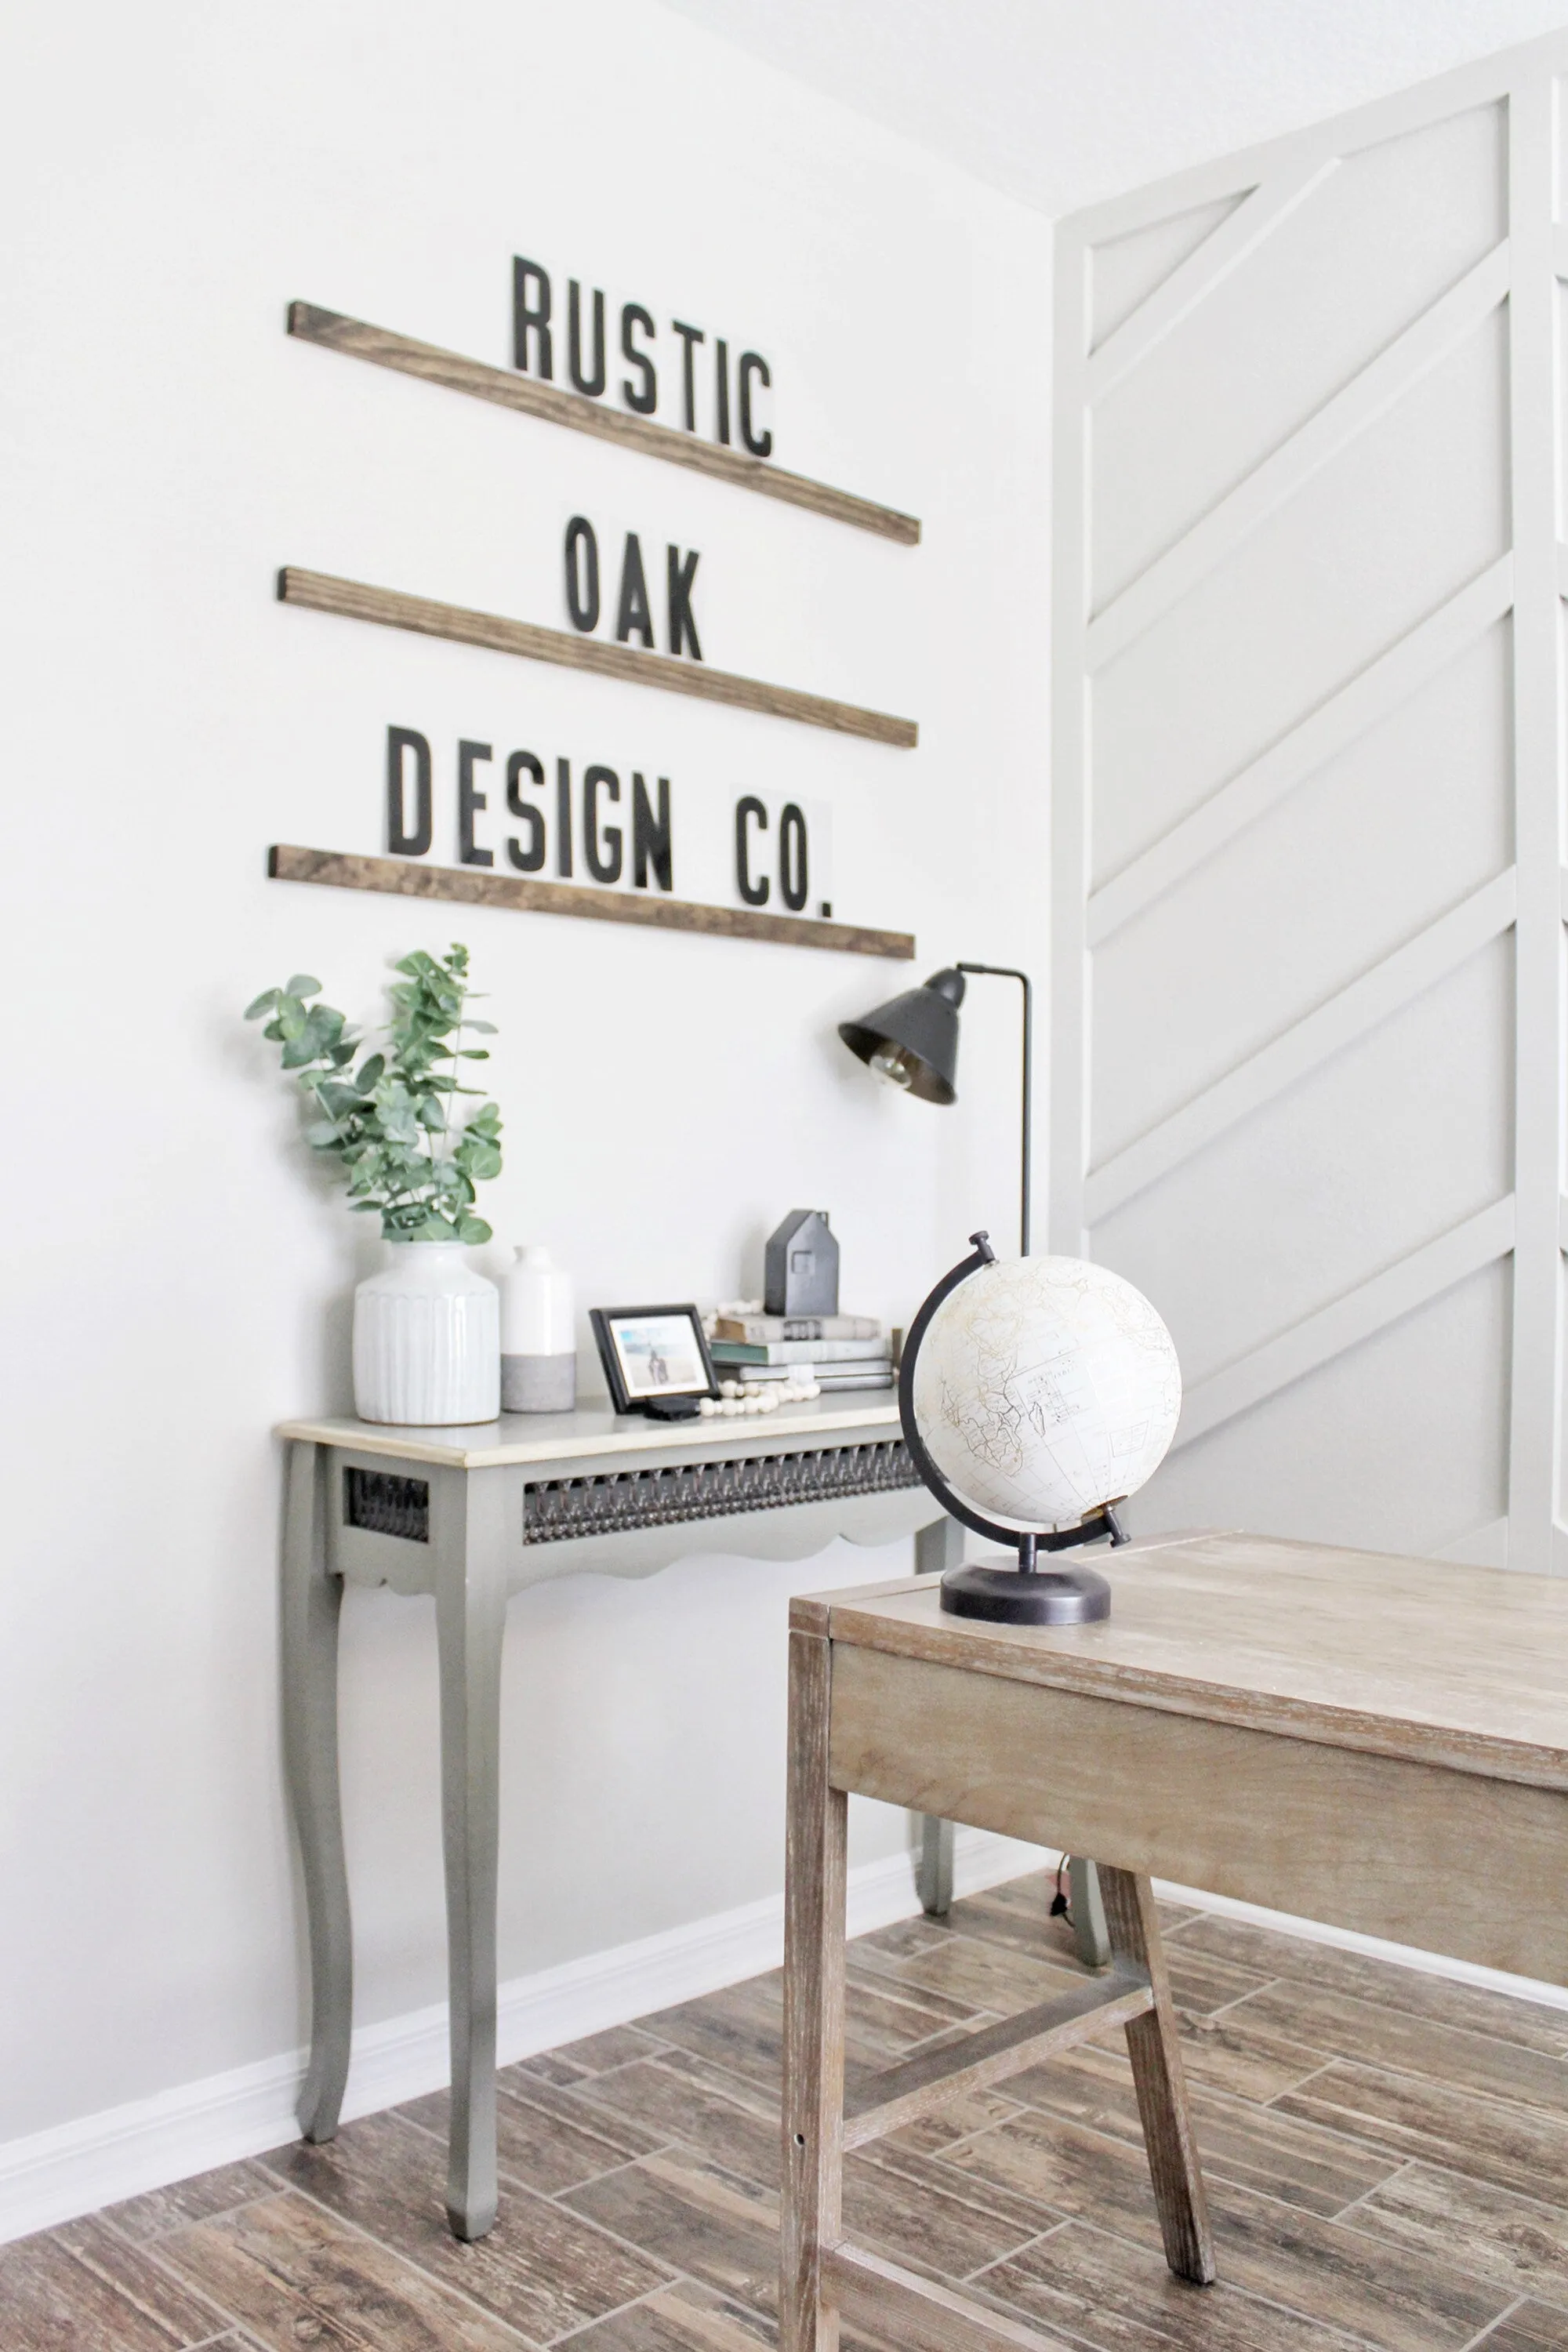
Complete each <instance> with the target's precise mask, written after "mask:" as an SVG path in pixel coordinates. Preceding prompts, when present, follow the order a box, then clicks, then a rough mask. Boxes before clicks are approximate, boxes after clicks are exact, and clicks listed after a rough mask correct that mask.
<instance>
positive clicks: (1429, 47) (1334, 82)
mask: <svg viewBox="0 0 1568 2352" xmlns="http://www.w3.org/2000/svg"><path fill="white" fill-rule="evenodd" d="M666 5H668V6H670V7H673V8H675V9H677V10H678V11H679V14H680V15H682V16H687V17H689V18H691V19H692V20H694V21H695V22H696V23H698V24H700V25H704V26H708V27H709V29H710V31H712V32H715V33H718V34H721V36H722V37H724V38H725V39H727V40H730V41H732V42H734V43H736V44H737V45H738V46H739V47H742V48H743V49H746V50H749V51H750V52H751V53H752V55H753V56H754V57H757V58H763V60H765V61H766V62H767V63H768V64H770V65H773V66H776V67H779V68H782V69H783V70H784V72H785V73H788V74H791V75H793V76H795V78H796V79H798V80H800V81H803V82H805V83H808V84H809V85H810V86H811V87H812V88H813V89H816V90H819V91H821V92H822V93H824V94H825V95H826V96H828V97H832V98H836V99H837V100H841V101H842V103H843V104H844V105H846V106H847V107H850V108H852V109H853V110H855V111H856V112H857V113H859V114H863V115H868V116H870V117H871V118H872V119H873V120H874V121H878V122H880V123H883V124H885V125H886V126H887V127H888V128H889V129H890V130H893V131H901V132H902V133H903V134H904V135H905V136H906V137H908V138H910V139H912V140H915V141H917V142H919V143H920V144H921V145H922V146H924V147H928V148H932V149H934V150H935V151H936V152H938V153H940V154H942V155H944V156H946V157H947V158H948V159H949V160H950V161H951V162H952V163H956V164H959V165H960V166H962V168H963V170H965V171H967V172H972V173H974V175H975V176H976V177H977V178H979V179H982V180H986V181H989V182H990V183H991V184H992V185H993V186H994V187H998V188H1002V189H1005V191H1006V193H1007V194H1010V195H1013V196H1016V197H1017V198H1018V199H1019V200H1020V201H1021V202H1023V203H1024V204H1026V205H1030V206H1032V207H1033V208H1034V209H1035V210H1037V211H1038V212H1043V213H1047V214H1050V215H1053V216H1054V215H1058V214H1061V213H1067V212H1072V211H1075V210H1076V209H1077V208H1078V207H1079V205H1086V204H1092V203H1094V202H1096V201H1098V200H1099V199H1100V198H1101V197H1103V196H1108V195H1113V194H1117V193H1118V192H1120V191H1121V190H1122V189H1124V188H1129V187H1136V186H1138V185H1139V184H1142V182H1143V181H1146V180H1152V179H1158V178H1161V177H1163V175H1164V174H1165V173H1168V172H1174V171H1179V170H1181V169H1182V168H1183V166H1184V165H1185V164H1188V163H1201V162H1203V161H1204V160H1205V158H1207V157H1210V156H1214V155H1223V154H1226V153H1227V152H1229V151H1230V150H1232V149H1233V148H1237V147H1245V146H1248V145H1250V144H1251V143H1252V142H1253V141H1255V140H1258V139H1266V138H1270V137H1272V136H1273V135H1274V134H1275V133H1277V132H1279V131H1289V130H1293V129H1295V128H1296V127H1297V126H1298V125H1299V124H1301V123H1304V122H1310V121H1317V120H1320V119H1321V117H1322V116H1324V115H1329V114H1335V113H1338V112H1340V111H1341V110H1343V109H1344V108H1347V107H1352V106H1356V105H1359V104H1361V103H1363V101H1364V100H1369V99H1373V98H1378V97H1381V96H1383V95H1384V93H1385V92H1387V91H1389V90H1394V89H1402V88H1404V87H1405V86H1406V85H1407V84H1409V83H1411V82H1416V81H1424V80H1426V79H1427V78H1428V77H1429V76H1431V75H1433V74H1438V73H1442V72H1444V71H1446V70H1447V68H1449V67H1450V66H1457V65H1462V64H1464V63H1465V62H1466V61H1467V60H1468V59H1469V58H1479V57H1485V56H1486V55H1487V54H1488V52H1489V51H1490V50H1493V49H1500V48H1506V47H1509V46H1510V44H1512V43H1514V42H1516V41H1525V40H1529V39H1531V38H1532V37H1534V36H1535V35H1537V34H1539V33H1545V32H1551V31H1552V30H1554V29H1556V28H1557V27H1559V26H1564V25H1568V0H666Z"/></svg>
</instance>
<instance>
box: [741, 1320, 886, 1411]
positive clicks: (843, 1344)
mask: <svg viewBox="0 0 1568 2352" xmlns="http://www.w3.org/2000/svg"><path fill="white" fill-rule="evenodd" d="M711 1346H712V1356H713V1364H714V1369H715V1370H716V1371H717V1372H718V1373H719V1376H720V1378H721V1380H722V1379H728V1380H743V1381H789V1380H799V1379H801V1378H802V1377H803V1376H805V1377H808V1378H810V1379H811V1380H814V1381H816V1383H817V1385H818V1387H819V1388H820V1389H821V1390H822V1392H823V1394H824V1395H825V1396H826V1395H828V1394H837V1391H839V1390H840V1389H890V1388H891V1387H892V1385H893V1355H892V1346H891V1343H890V1341H889V1338H888V1335H887V1333H886V1332H885V1331H884V1330H883V1328H882V1327H881V1325H880V1324H879V1322H877V1321H875V1319H874V1318H872V1317H870V1316H868V1315H720V1316H719V1318H717V1320H716V1321H715V1323H714V1326H713V1339H712V1343H711Z"/></svg>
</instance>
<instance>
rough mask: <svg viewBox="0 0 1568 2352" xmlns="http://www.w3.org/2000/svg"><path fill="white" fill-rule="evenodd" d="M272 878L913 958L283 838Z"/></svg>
mask: <svg viewBox="0 0 1568 2352" xmlns="http://www.w3.org/2000/svg"><path fill="white" fill-rule="evenodd" d="M267 871H268V874H269V875H270V876H271V877H272V879H273V880H274V881H275V882H324V883H327V884H328V885H330V886H331V887H332V888H334V889H339V890H381V891H386V892H389V893H390V894H391V895H392V896H394V897H395V898H435V899H439V900H442V901H444V902H447V903H449V904H451V905H454V906H459V907H507V908H510V909H511V910H512V911H513V912H514V913H517V914H535V915H586V916H587V917H588V918H589V919H591V920H592V921H594V922H596V923H646V924H651V925H652V926H653V928H654V929H656V930H662V931H706V932H708V933H709V934H710V936H712V937H715V938H719V939H730V940H773V942H774V944H775V945H777V946H780V947H791V948H827V949H830V950H833V951H834V952H835V953H837V954H838V955H870V956H891V957H894V958H896V959H897V960H899V961H903V962H907V961H910V959H911V958H912V957H913V955H914V951H915V943H914V940H913V939H912V937H911V936H910V933H909V932H908V931H870V930H865V929H861V928H860V927H859V926H858V925H857V924H854V923H826V922H810V921H807V920H806V919H805V917H803V916H799V915H765V914H763V912H762V911H761V910H760V908H752V907H700V906H699V905H697V904H696V902H695V901H694V900H692V899H689V898H658V897H656V896H654V895H653V894H652V893H651V892H645V891H641V890H587V889H581V888H579V887H577V886H576V885H575V884H574V883H570V882H531V881H528V880H527V879H526V878H525V877H523V876H521V875H514V874H496V873H492V872H490V871H489V869H488V868H485V867H479V866H424V865H421V864H420V863H419V862H418V861H417V860H416V859H414V858H404V857H360V856H355V855H353V853H351V852H345V851H339V850H333V849H300V848H298V847H296V846H295V845H293V844H292V843H289V842H282V843H279V845H278V846H277V847H276V848H273V849H269V850H268V853H267Z"/></svg>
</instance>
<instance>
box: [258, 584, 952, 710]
mask: <svg viewBox="0 0 1568 2352" xmlns="http://www.w3.org/2000/svg"><path fill="white" fill-rule="evenodd" d="M278 594H279V601H280V602H281V603H283V604H304V605H308V606H309V607H310V610H311V611H312V612H315V613H336V614H340V615H341V616H342V618H344V619H346V620H351V621H377V622H379V623H380V624H381V625H382V626H383V627H384V628H389V629H412V630H413V631H414V632H415V633H416V635H419V636H423V637H447V638H448V639H450V641H451V642H452V643H453V644H454V645H459V646H488V647H489V650H490V651H491V652H492V653H498V654H518V655H521V657H522V659H523V660H524V661H543V662H555V663H557V664H558V665H559V666H560V667H562V668H563V669H585V670H591V671H592V672H593V673H594V674H595V677H619V678H626V679H628V680H629V681H630V682H631V683H632V684H633V685H635V686H653V687H658V688H659V689H660V691H661V692H663V693H665V694H689V695H693V696H695V697H696V698H697V699H698V700H699V701H700V702H721V703H724V704H725V705H726V706H727V707H728V708H729V709H731V710H759V711H761V712H762V713H763V716H764V717H766V718H770V719H798V720H799V721H800V722H801V724H802V725H803V726H805V727H826V728H827V729H829V730H831V731H832V732H833V733H835V734H838V735H858V736H859V737H861V739H862V740H864V741H866V742H868V743H890V744H892V745H893V746H894V748H895V749H896V750H898V751H913V750H914V748H915V746H916V744H917V743H918V742H919V740H920V729H919V727H918V726H917V725H916V723H915V721H914V720H913V719H892V718H889V715H888V713H887V712H886V711H883V710H862V709H860V708H859V706H858V704H856V703H853V702H830V701H828V700H827V698H826V697H825V696H823V695H819V694H797V693H796V691H795V688H793V687H789V686H764V685H763V682H762V681H761V679H759V678H754V677H736V676H735V675H734V673H733V671H731V670H726V669H710V668H708V667H707V666H706V664H705V663H702V662H698V661H676V660H673V659H672V658H671V656H669V655H668V654H646V653H638V652H637V651H635V650H634V649H633V647H632V646H610V645H605V644H602V643H601V642H600V640H599V639H598V638H596V637H579V636H574V635H571V634H570V633H569V632H568V631H567V630H565V629H541V628H536V627H535V626H534V625H533V623H532V622H531V621H509V620H508V619H506V617H505V616H504V615H503V614H500V613H474V612H470V611H469V610H468V608H467V607H466V606H465V605H462V604H437V603H436V602H435V600H434V599H433V598H431V597H428V596H406V595H405V594H404V593H402V592H401V590H399V589H396V588H372V587H368V586H366V585H365V583H363V581H358V580H339V579H337V578H335V577H334V576H333V574H332V573H331V572H301V571H300V569H299V567H298V566H297V565H295V564H286V565H285V566H284V568H283V570H282V571H281V572H279V574H278Z"/></svg>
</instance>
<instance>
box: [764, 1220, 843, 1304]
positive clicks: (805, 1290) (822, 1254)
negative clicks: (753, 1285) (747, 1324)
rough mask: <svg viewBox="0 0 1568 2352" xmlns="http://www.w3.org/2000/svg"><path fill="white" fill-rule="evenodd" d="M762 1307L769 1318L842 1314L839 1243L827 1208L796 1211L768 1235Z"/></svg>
mask: <svg viewBox="0 0 1568 2352" xmlns="http://www.w3.org/2000/svg"><path fill="white" fill-rule="evenodd" d="M763 1291H764V1293H765V1297H764V1300H763V1304H764V1306H765V1307H766V1309H767V1312H768V1313H769V1314H770V1315H837V1312H838V1244H837V1242H836V1241H835V1240H834V1238H833V1235H832V1234H830V1233H829V1232H828V1230H827V1213H826V1210H823V1209H792V1210H791V1211H790V1213H789V1214H788V1216H787V1217H786V1218H785V1219H784V1223H783V1224H782V1225H781V1226H780V1227H779V1229H778V1231H777V1233H775V1234H771V1235H770V1236H769V1240H768V1248H767V1256H766V1258H765V1260H764V1261H763Z"/></svg>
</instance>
